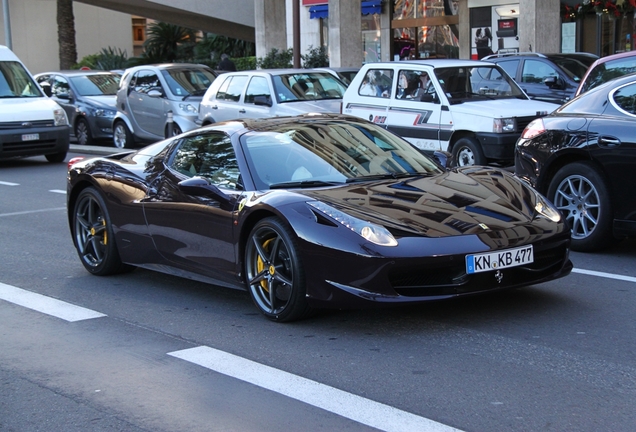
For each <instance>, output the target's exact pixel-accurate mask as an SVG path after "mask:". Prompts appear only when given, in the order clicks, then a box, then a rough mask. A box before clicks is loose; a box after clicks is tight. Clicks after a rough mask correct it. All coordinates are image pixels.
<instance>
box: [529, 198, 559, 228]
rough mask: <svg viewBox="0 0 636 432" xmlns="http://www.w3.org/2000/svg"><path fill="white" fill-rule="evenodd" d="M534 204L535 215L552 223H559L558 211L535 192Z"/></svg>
mask: <svg viewBox="0 0 636 432" xmlns="http://www.w3.org/2000/svg"><path fill="white" fill-rule="evenodd" d="M535 196H536V202H535V204H534V210H535V211H536V212H537V214H540V215H541V216H544V217H546V218H548V219H550V220H551V221H552V222H559V221H560V220H561V213H559V210H557V208H556V207H555V206H554V205H553V204H552V203H550V202H549V201H548V200H547V199H545V198H544V197H543V195H541V194H539V193H537V192H535Z"/></svg>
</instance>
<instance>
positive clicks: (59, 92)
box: [51, 75, 71, 97]
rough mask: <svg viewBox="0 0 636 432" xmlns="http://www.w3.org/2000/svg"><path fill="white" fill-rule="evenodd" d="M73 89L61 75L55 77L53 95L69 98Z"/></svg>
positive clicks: (52, 83) (52, 82) (52, 86)
mask: <svg viewBox="0 0 636 432" xmlns="http://www.w3.org/2000/svg"><path fill="white" fill-rule="evenodd" d="M70 92H71V88H70V86H69V84H68V81H67V80H66V79H65V78H64V77H61V76H59V75H55V77H54V78H53V80H52V81H51V94H52V95H53V96H55V97H60V96H68V95H69V93H70Z"/></svg>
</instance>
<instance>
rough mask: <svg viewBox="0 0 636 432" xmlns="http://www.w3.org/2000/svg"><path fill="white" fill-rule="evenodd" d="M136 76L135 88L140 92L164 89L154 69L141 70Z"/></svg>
mask: <svg viewBox="0 0 636 432" xmlns="http://www.w3.org/2000/svg"><path fill="white" fill-rule="evenodd" d="M135 78H136V79H135V84H134V90H135V91H136V92H138V93H148V92H149V91H150V90H159V91H161V90H162V87H161V81H159V77H158V76H157V74H156V73H154V72H152V71H147V70H145V71H139V72H137V75H136V77H135ZM131 84H132V81H131Z"/></svg>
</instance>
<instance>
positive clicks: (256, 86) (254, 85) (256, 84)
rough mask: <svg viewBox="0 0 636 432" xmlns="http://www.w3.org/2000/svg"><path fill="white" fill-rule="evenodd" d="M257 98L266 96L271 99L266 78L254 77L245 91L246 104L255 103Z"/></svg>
mask: <svg viewBox="0 0 636 432" xmlns="http://www.w3.org/2000/svg"><path fill="white" fill-rule="evenodd" d="M256 96H265V97H268V98H270V99H271V93H270V90H269V84H268V83H267V79H266V78H265V77H260V76H256V77H252V79H251V80H250V83H249V84H248V86H247V90H246V91H245V103H250V104H251V103H254V98H255V97H256Z"/></svg>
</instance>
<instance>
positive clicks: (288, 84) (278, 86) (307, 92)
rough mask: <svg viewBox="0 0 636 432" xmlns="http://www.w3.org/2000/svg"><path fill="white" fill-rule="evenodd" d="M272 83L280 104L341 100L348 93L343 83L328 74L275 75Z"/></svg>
mask: <svg viewBox="0 0 636 432" xmlns="http://www.w3.org/2000/svg"><path fill="white" fill-rule="evenodd" d="M272 83H273V85H274V92H275V93H276V98H277V100H278V102H279V103H285V102H296V101H305V100H319V99H341V98H342V96H343V95H344V92H345V91H346V87H345V86H344V84H343V83H342V81H340V80H338V79H336V78H335V77H334V76H333V75H331V74H330V73H327V72H325V73H296V74H286V75H275V76H273V77H272Z"/></svg>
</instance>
